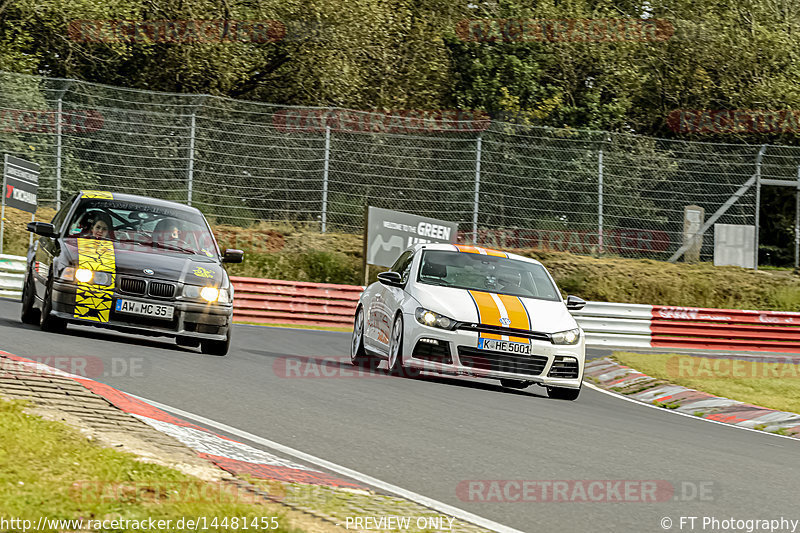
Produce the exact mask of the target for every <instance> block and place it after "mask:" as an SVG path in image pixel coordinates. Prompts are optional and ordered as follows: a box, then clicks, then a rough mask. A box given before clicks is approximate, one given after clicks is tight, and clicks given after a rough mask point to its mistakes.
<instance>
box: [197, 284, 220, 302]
mask: <svg viewBox="0 0 800 533" xmlns="http://www.w3.org/2000/svg"><path fill="white" fill-rule="evenodd" d="M200 298H202V299H203V300H205V301H207V302H216V301H217V300H218V299H219V289H217V288H214V287H203V288H202V289H200Z"/></svg>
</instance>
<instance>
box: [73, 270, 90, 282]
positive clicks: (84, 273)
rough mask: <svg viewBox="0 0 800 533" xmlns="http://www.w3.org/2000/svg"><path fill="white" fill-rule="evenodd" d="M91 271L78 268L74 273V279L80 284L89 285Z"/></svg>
mask: <svg viewBox="0 0 800 533" xmlns="http://www.w3.org/2000/svg"><path fill="white" fill-rule="evenodd" d="M92 274H93V273H92V271H91V270H87V269H85V268H79V269H78V270H76V271H75V279H76V280H78V281H80V282H81V283H89V282H90V281H92Z"/></svg>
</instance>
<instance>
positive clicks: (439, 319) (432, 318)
mask: <svg viewBox="0 0 800 533" xmlns="http://www.w3.org/2000/svg"><path fill="white" fill-rule="evenodd" d="M414 316H415V317H417V322H419V323H420V324H422V325H423V326H430V327H432V328H441V329H452V327H453V326H454V325H455V323H456V321H455V320H453V319H452V318H447V317H446V316H444V315H440V314H439V313H434V312H433V311H429V310H428V309H425V308H424V307H418V308H417V311H416V312H415V313H414Z"/></svg>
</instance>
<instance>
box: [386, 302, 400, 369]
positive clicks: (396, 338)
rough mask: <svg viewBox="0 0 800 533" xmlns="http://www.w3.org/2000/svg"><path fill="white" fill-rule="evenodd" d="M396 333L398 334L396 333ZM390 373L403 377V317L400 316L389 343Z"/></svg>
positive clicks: (395, 321)
mask: <svg viewBox="0 0 800 533" xmlns="http://www.w3.org/2000/svg"><path fill="white" fill-rule="evenodd" d="M395 332H396V333H395ZM395 346H396V347H397V355H396V357H395V358H394V361H392V355H391V354H392V351H393V348H394V347H395ZM389 373H390V374H393V375H397V376H402V375H403V315H401V314H398V315H397V316H396V317H395V319H394V324H392V338H391V340H390V341H389Z"/></svg>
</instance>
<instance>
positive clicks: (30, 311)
mask: <svg viewBox="0 0 800 533" xmlns="http://www.w3.org/2000/svg"><path fill="white" fill-rule="evenodd" d="M35 292H36V289H35V288H34V285H33V276H32V275H31V272H30V271H28V275H27V276H25V285H23V286H22V313H21V314H20V320H22V323H23V324H33V325H36V324H38V323H39V321H40V320H41V319H42V312H41V311H40V310H39V309H37V308H36V307H34V305H33V304H34V301H35V300H36V295H35V294H34V293H35Z"/></svg>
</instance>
